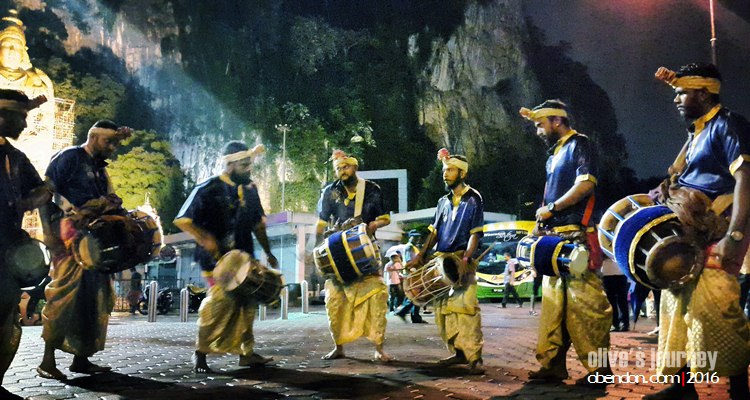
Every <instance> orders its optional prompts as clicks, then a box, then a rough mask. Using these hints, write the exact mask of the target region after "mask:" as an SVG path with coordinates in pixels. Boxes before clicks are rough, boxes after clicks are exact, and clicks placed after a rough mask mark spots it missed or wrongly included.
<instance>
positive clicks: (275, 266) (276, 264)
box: [266, 253, 279, 269]
mask: <svg viewBox="0 0 750 400" xmlns="http://www.w3.org/2000/svg"><path fill="white" fill-rule="evenodd" d="M266 259H267V260H268V265H269V266H270V267H271V268H273V269H279V260H277V259H276V256H274V255H273V254H271V253H266Z"/></svg>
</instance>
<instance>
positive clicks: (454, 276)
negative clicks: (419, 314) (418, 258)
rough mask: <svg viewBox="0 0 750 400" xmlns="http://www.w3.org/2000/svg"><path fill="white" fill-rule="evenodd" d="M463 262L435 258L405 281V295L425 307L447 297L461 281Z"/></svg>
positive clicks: (454, 258)
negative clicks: (452, 287)
mask: <svg viewBox="0 0 750 400" xmlns="http://www.w3.org/2000/svg"><path fill="white" fill-rule="evenodd" d="M462 263H463V261H461V259H459V258H458V257H456V256H453V255H446V256H441V257H435V258H433V259H432V260H430V262H428V263H427V264H425V265H423V266H421V267H419V268H417V270H416V271H414V272H411V273H409V275H407V276H406V277H404V279H403V282H404V283H403V284H404V293H405V294H406V297H408V298H409V299H410V300H411V301H412V303H414V304H416V305H418V306H423V305H425V304H427V303H429V302H431V301H434V300H436V299H438V298H440V297H442V296H446V295H447V294H448V292H449V291H450V289H451V286H453V285H454V284H457V283H459V282H460V280H461V271H462V270H463V269H462V267H461V265H462Z"/></svg>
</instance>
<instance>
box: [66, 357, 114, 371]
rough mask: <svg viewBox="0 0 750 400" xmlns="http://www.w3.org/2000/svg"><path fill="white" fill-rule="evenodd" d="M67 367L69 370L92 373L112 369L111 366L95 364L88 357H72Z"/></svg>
mask: <svg viewBox="0 0 750 400" xmlns="http://www.w3.org/2000/svg"><path fill="white" fill-rule="evenodd" d="M68 369H69V370H70V372H76V373H79V374H88V375H93V374H98V373H101V372H109V371H111V370H112V367H103V366H101V365H96V364H94V363H92V362H91V361H89V359H88V358H84V357H81V358H79V357H74V358H73V363H72V364H70V367H69V368H68Z"/></svg>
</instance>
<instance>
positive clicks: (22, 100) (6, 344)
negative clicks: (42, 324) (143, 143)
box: [0, 89, 52, 398]
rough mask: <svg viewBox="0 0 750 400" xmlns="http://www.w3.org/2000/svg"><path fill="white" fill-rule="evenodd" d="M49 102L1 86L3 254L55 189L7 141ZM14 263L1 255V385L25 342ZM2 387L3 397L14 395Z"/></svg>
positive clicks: (0, 219) (0, 214)
mask: <svg viewBox="0 0 750 400" xmlns="http://www.w3.org/2000/svg"><path fill="white" fill-rule="evenodd" d="M44 101H46V99H44V98H40V99H34V100H29V98H28V97H26V95H25V94H23V93H22V92H19V91H15V90H7V89H0V237H2V238H3V240H2V241H1V242H0V254H5V253H6V251H7V250H8V249H9V247H10V246H13V245H14V244H17V243H18V241H20V240H23V239H24V238H25V237H27V234H26V233H25V232H24V231H23V230H22V229H21V223H22V221H23V213H24V212H25V211H29V210H33V209H35V208H37V207H39V206H41V205H42V204H45V203H46V202H48V201H49V200H50V199H51V198H52V192H51V191H50V190H49V189H48V188H47V186H45V185H44V183H43V182H42V179H41V178H40V177H39V174H38V173H37V172H36V170H35V169H34V166H33V165H31V162H30V161H29V159H28V158H27V157H26V155H25V154H23V152H21V151H20V150H18V149H16V148H15V147H13V145H11V144H10V142H8V141H7V140H6V138H10V139H18V136H19V135H20V134H21V132H22V131H23V130H24V128H26V116H27V113H28V112H29V110H32V109H34V108H36V107H37V106H39V105H40V104H41V103H42V102H44ZM9 269H10V266H9V265H6V264H5V259H4V257H0V384H2V379H3V377H4V376H5V372H6V371H7V370H8V367H10V363H11V362H12V361H13V358H14V357H15V355H16V351H17V350H18V344H19V343H20V341H21V322H20V321H21V317H20V315H19V312H18V302H19V301H20V300H21V289H20V287H19V285H18V283H17V282H16V280H15V279H14V278H13V276H12V274H11V271H10V270H9ZM10 396H11V395H10V393H8V391H7V390H5V389H4V388H0V398H7V397H10Z"/></svg>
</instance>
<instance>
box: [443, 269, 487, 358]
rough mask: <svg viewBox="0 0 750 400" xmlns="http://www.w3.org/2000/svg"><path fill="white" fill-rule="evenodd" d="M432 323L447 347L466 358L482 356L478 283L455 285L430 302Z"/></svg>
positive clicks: (482, 341) (482, 342)
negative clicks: (432, 314)
mask: <svg viewBox="0 0 750 400" xmlns="http://www.w3.org/2000/svg"><path fill="white" fill-rule="evenodd" d="M433 306H434V307H435V324H436V325H437V327H438V333H440V337H441V338H442V339H443V342H445V345H446V347H447V348H448V351H450V352H451V353H455V352H456V350H461V351H462V352H463V353H464V356H466V359H467V360H468V361H469V362H472V361H476V360H478V359H480V358H482V345H483V344H484V338H483V336H482V314H481V312H480V310H479V300H477V284H476V283H473V284H471V285H469V286H468V287H466V288H462V289H455V290H454V291H453V293H452V294H451V295H450V296H447V297H442V298H440V299H438V300H435V301H434V302H433Z"/></svg>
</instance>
